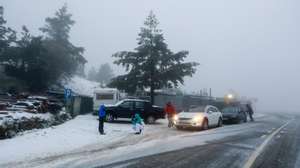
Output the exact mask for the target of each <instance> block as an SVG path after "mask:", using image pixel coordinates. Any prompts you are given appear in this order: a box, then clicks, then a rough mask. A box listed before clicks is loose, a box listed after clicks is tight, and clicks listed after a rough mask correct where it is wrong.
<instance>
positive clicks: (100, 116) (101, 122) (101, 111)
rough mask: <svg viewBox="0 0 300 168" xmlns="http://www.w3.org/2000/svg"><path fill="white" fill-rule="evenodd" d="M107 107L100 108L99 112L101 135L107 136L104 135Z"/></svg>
mask: <svg viewBox="0 0 300 168" xmlns="http://www.w3.org/2000/svg"><path fill="white" fill-rule="evenodd" d="M105 115H106V114H105V107H104V105H101V106H100V108H99V112H98V116H99V128H98V130H99V133H100V134H101V135H105V133H104V128H103V127H104V119H105Z"/></svg>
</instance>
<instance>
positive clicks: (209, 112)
mask: <svg viewBox="0 0 300 168" xmlns="http://www.w3.org/2000/svg"><path fill="white" fill-rule="evenodd" d="M206 114H207V119H208V124H209V126H212V125H215V122H216V121H215V115H214V110H213V108H212V107H208V108H207V110H206Z"/></svg>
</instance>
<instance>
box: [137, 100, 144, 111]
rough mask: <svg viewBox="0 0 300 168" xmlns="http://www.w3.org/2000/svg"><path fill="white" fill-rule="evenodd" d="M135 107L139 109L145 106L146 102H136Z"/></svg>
mask: <svg viewBox="0 0 300 168" xmlns="http://www.w3.org/2000/svg"><path fill="white" fill-rule="evenodd" d="M135 108H137V109H142V108H145V102H142V101H137V102H135Z"/></svg>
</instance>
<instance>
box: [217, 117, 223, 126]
mask: <svg viewBox="0 0 300 168" xmlns="http://www.w3.org/2000/svg"><path fill="white" fill-rule="evenodd" d="M222 126H223V120H222V118H219V121H218V127H222Z"/></svg>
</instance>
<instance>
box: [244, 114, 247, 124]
mask: <svg viewBox="0 0 300 168" xmlns="http://www.w3.org/2000/svg"><path fill="white" fill-rule="evenodd" d="M244 115H245V116H244V120H243V121H244V123H246V122H248V118H247V114H246V113H244Z"/></svg>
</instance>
